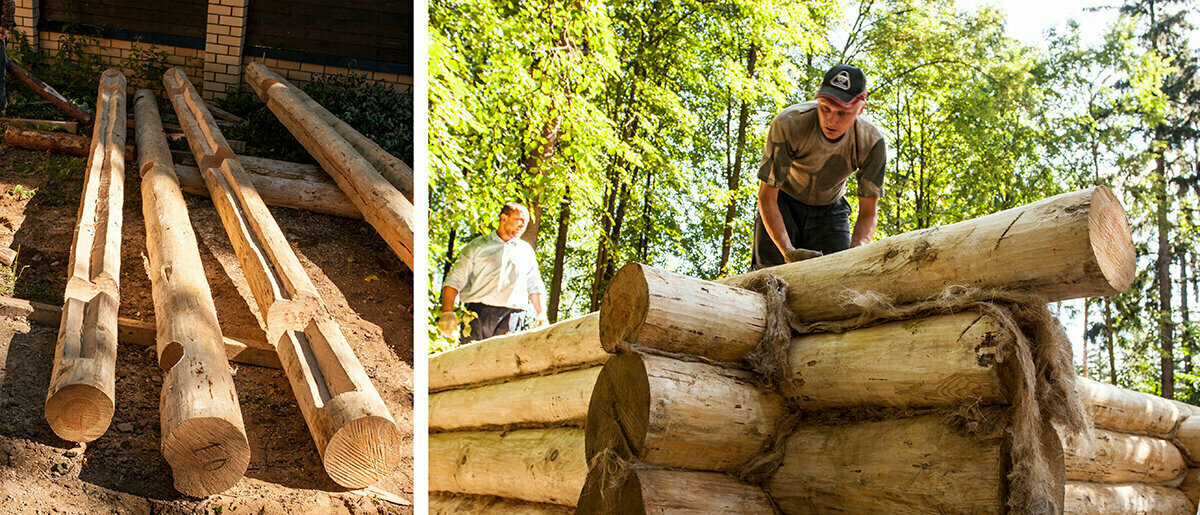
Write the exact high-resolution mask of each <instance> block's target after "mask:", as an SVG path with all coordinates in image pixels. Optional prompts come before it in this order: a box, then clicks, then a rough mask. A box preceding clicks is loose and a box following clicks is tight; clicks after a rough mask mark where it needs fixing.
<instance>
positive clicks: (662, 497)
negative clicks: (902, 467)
mask: <svg viewBox="0 0 1200 515" xmlns="http://www.w3.org/2000/svg"><path fill="white" fill-rule="evenodd" d="M843 508H845V506H843ZM575 513H579V514H581V515H582V514H593V513H594V514H597V515H601V514H608V513H621V514H653V513H743V514H762V515H772V514H774V513H775V510H773V509H772V508H771V500H770V499H769V498H768V497H767V494H766V492H763V489H762V488H760V487H757V486H754V485H750V484H747V483H743V482H741V481H738V480H736V479H734V478H733V477H730V476H729V475H727V474H723V473H720V472H699V471H694V470H663V469H656V468H644V467H634V468H633V470H631V471H630V473H629V474H628V475H627V476H625V477H624V478H622V479H621V480H620V481H615V480H612V479H611V478H606V477H604V476H603V475H601V474H598V473H597V471H592V472H591V473H589V474H588V479H587V483H586V484H584V487H583V493H582V494H581V495H580V497H579V509H578V510H576V511H575Z"/></svg>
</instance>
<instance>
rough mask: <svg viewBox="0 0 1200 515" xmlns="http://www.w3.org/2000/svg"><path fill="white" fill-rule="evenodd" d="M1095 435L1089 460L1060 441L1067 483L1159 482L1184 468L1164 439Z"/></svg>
mask: <svg viewBox="0 0 1200 515" xmlns="http://www.w3.org/2000/svg"><path fill="white" fill-rule="evenodd" d="M1095 434H1096V439H1095V440H1094V441H1093V443H1092V445H1093V447H1094V448H1095V453H1094V454H1093V455H1092V456H1091V457H1088V456H1086V455H1084V453H1083V452H1082V451H1081V450H1079V449H1076V448H1073V447H1072V446H1071V444H1070V442H1068V441H1067V440H1066V439H1064V440H1063V453H1064V455H1065V463H1066V468H1067V480H1068V481H1088V482H1093V483H1161V482H1163V481H1170V480H1172V479H1175V478H1177V477H1179V476H1180V474H1183V472H1184V471H1185V470H1186V469H1187V465H1185V464H1184V462H1183V455H1182V454H1180V452H1179V449H1176V448H1175V446H1174V445H1173V444H1171V442H1169V441H1167V440H1163V439H1161V438H1154V437H1150V436H1141V435H1131V434H1128V433H1118V432H1115V431H1108V430H1106V429H1099V428H1097V429H1096V432H1095Z"/></svg>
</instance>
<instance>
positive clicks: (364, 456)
mask: <svg viewBox="0 0 1200 515" xmlns="http://www.w3.org/2000/svg"><path fill="white" fill-rule="evenodd" d="M163 83H164V85H165V86H166V89H167V91H168V92H169V94H170V97H171V103H172V104H173V105H174V107H175V112H176V114H177V115H178V117H179V123H180V126H181V127H182V128H183V131H184V134H186V135H187V140H188V145H189V146H190V147H191V149H192V153H193V155H194V156H195V157H196V162H197V163H199V166H200V169H201V173H203V174H204V181H205V184H206V185H207V186H208V189H209V193H210V195H211V197H212V199H213V205H214V206H215V207H216V208H217V214H218V215H219V216H220V217H221V222H222V224H223V225H224V226H225V232H226V233H227V234H228V235H229V239H230V242H231V243H232V244H233V248H234V252H235V253H236V254H237V256H238V261H239V263H240V264H241V266H242V270H243V271H244V272H245V274H246V280H247V282H248V283H249V285H250V291H251V293H252V294H253V295H254V299H255V302H256V303H257V304H258V306H259V312H260V313H262V317H263V319H264V322H265V325H266V328H267V341H269V342H272V343H274V344H275V345H276V349H277V351H278V354H279V361H280V364H281V365H282V366H283V370H284V372H285V373H286V374H287V376H288V382H289V383H290V384H291V386H292V392H293V393H294V394H295V396H296V402H297V404H298V405H299V407H300V412H301V413H302V414H303V415H304V421H305V423H306V424H307V425H308V429H309V432H310V433H311V434H312V436H313V441H314V443H315V444H316V447H317V452H319V453H320V455H321V460H322V463H323V465H324V467H325V471H326V472H327V473H328V474H329V477H330V478H332V479H333V480H334V482H336V483H338V484H339V485H342V486H345V487H349V488H362V487H366V486H369V485H371V484H373V483H375V482H376V481H378V480H379V479H381V478H382V477H383V476H384V475H386V474H387V473H388V472H390V471H391V470H392V469H394V468H395V467H396V465H397V464H398V463H399V461H400V458H401V455H400V451H401V436H400V431H399V429H398V428H397V427H396V423H395V421H394V419H393V418H392V415H391V413H390V412H389V411H388V409H387V406H386V405H385V404H384V403H383V399H382V398H380V396H379V392H377V391H376V390H375V387H374V385H372V384H371V380H370V378H369V377H368V376H367V374H366V371H364V370H363V368H362V364H361V363H359V361H358V358H357V357H356V356H355V355H354V351H353V350H352V349H351V347H350V345H349V343H348V342H346V338H345V336H344V335H343V334H342V331H341V328H340V327H339V326H338V324H337V322H335V321H334V320H333V318H332V315H331V314H330V313H329V309H328V308H327V307H326V306H325V303H324V302H323V301H322V300H321V297H320V295H319V294H318V293H317V290H316V287H315V286H314V285H313V283H312V279H310V278H309V277H308V274H307V272H305V270H304V268H303V266H301V265H300V261H299V260H298V259H297V258H296V255H295V253H294V252H293V251H292V249H291V246H290V245H289V244H288V242H287V240H286V238H284V236H283V232H282V231H281V230H280V229H279V225H278V224H277V223H276V222H275V219H274V218H272V217H271V214H270V211H268V210H267V207H266V204H264V203H263V201H262V198H261V197H259V195H258V192H257V190H255V189H254V186H253V184H251V183H250V180H249V178H248V177H247V176H246V173H245V171H243V170H242V167H241V165H240V164H239V163H238V161H237V159H235V158H234V153H233V150H232V149H231V148H229V145H228V143H227V142H226V141H225V138H224V136H222V135H221V131H220V129H218V128H217V126H216V123H215V122H214V121H213V119H212V115H211V114H210V113H209V112H208V110H207V109H206V108H205V105H204V101H203V100H201V99H200V95H199V94H197V93H196V90H195V88H193V87H192V84H191V82H189V81H188V79H187V76H186V75H185V74H184V73H183V72H182V71H180V70H179V69H178V68H172V69H171V70H168V71H167V73H166V75H165V76H164V77H163Z"/></svg>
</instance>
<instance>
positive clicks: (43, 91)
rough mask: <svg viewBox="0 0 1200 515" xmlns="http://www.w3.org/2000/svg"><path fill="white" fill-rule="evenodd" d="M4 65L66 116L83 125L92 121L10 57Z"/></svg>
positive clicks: (86, 113) (78, 108)
mask: <svg viewBox="0 0 1200 515" xmlns="http://www.w3.org/2000/svg"><path fill="white" fill-rule="evenodd" d="M5 65H6V67H7V68H8V71H9V72H11V73H12V74H13V75H15V76H16V77H17V80H19V81H21V82H22V83H24V84H25V85H26V86H29V89H32V90H33V91H34V93H37V94H39V95H41V96H42V98H45V99H46V100H49V101H50V103H51V104H54V107H57V108H59V109H61V110H62V112H64V113H66V114H67V116H70V117H71V118H74V119H76V120H79V123H82V124H84V125H87V124H89V123H92V115H90V114H88V112H87V111H84V110H83V109H82V108H80V107H79V106H77V105H75V104H72V103H71V101H70V100H67V99H66V97H64V96H62V94H60V93H59V92H58V91H57V90H55V89H54V88H53V87H52V86H50V85H49V84H46V83H45V82H42V79H39V78H37V76H35V75H34V74H32V73H29V70H26V69H25V68H22V67H21V66H20V65H18V64H17V63H16V62H14V61H13V60H12V59H8V60H7V62H6V63H5ZM96 113H97V116H100V114H99V113H100V109H99V108H98V107H97V109H96ZM121 114H122V116H123V115H124V113H121Z"/></svg>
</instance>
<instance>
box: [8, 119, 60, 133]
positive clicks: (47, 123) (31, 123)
mask: <svg viewBox="0 0 1200 515" xmlns="http://www.w3.org/2000/svg"><path fill="white" fill-rule="evenodd" d="M0 123H3V124H7V125H16V126H17V127H24V128H26V129H37V128H39V127H58V128H60V129H62V130H64V131H67V132H69V133H71V134H75V133H76V132H79V122H63V121H59V120H33V119H29V118H0Z"/></svg>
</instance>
